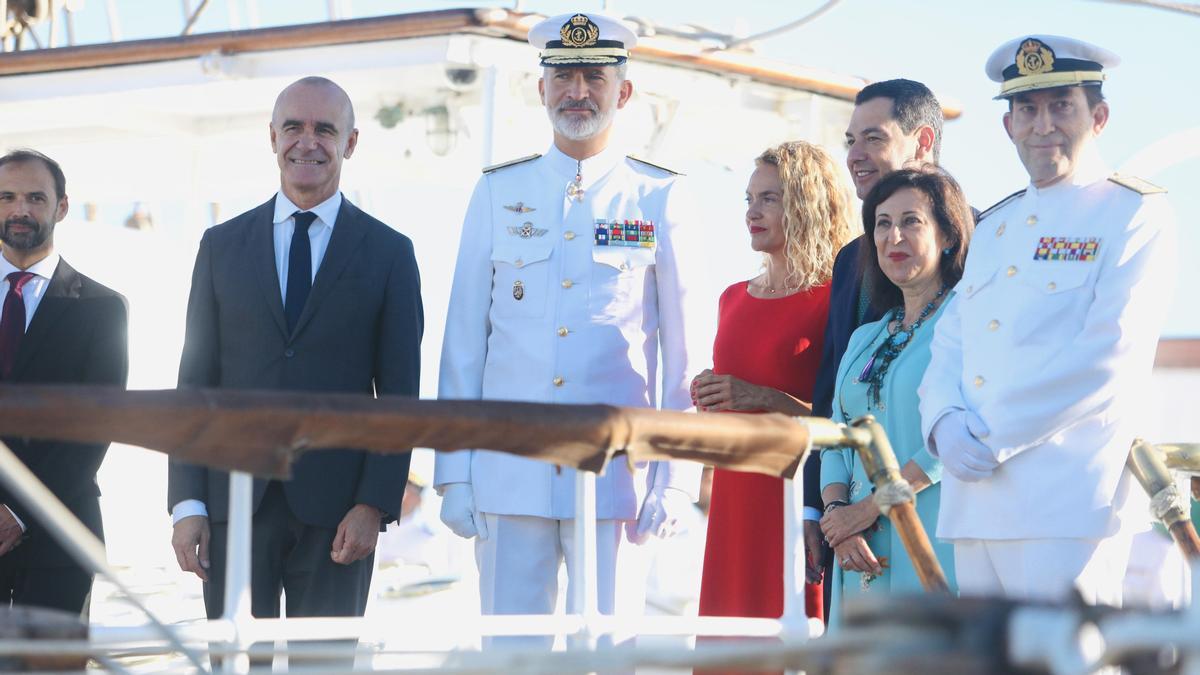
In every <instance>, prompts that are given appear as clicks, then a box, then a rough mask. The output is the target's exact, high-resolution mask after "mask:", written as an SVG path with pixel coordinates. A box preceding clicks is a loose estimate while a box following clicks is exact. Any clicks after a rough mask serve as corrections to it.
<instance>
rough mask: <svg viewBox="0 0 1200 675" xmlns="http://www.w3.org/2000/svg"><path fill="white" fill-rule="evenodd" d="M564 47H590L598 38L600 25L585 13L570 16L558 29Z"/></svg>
mask: <svg viewBox="0 0 1200 675" xmlns="http://www.w3.org/2000/svg"><path fill="white" fill-rule="evenodd" d="M558 36H559V37H561V38H562V42H563V46H565V47H591V46H593V45H595V44H596V41H597V40H599V39H600V27H599V26H597V25H596V24H595V22H593V21H592V20H591V19H589V18H588V17H587V15H586V14H576V15H575V16H573V17H571V18H570V20H568V21H567V22H566V23H564V24H563V25H562V28H560V29H559V31H558Z"/></svg>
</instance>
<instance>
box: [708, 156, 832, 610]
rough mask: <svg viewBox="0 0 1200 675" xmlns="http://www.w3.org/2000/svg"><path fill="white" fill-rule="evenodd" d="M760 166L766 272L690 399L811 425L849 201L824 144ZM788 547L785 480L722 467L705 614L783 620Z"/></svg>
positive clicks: (727, 326) (744, 285) (730, 318)
mask: <svg viewBox="0 0 1200 675" xmlns="http://www.w3.org/2000/svg"><path fill="white" fill-rule="evenodd" d="M755 164H756V168H755V170H754V173H753V174H752V175H751V176H750V184H749V185H748V186H747V187H746V227H747V228H748V230H749V234H750V246H751V248H753V249H754V250H755V251H760V252H762V254H763V272H762V273H761V274H759V275H758V276H757V277H754V278H753V279H750V280H749V281H742V282H738V283H736V284H734V285H732V286H730V287H729V288H727V289H726V290H725V292H724V293H723V294H721V301H720V308H719V310H718V323H717V336H716V341H715V343H714V344H713V367H712V369H711V370H705V371H704V372H702V373H700V374H699V375H697V376H696V378H695V379H694V380H693V381H692V399H693V402H694V403H695V404H696V407H697V409H698V410H701V411H731V412H741V413H761V412H779V413H783V414H786V415H793V416H797V415H808V414H809V413H810V412H811V410H812V406H811V405H810V403H809V402H810V401H811V400H812V389H813V380H814V379H815V378H816V375H817V367H818V365H819V362H820V360H821V347H822V342H823V338H824V335H825V319H826V316H827V314H828V310H829V278H830V276H831V274H832V272H833V259H834V256H835V255H836V254H837V252H838V250H839V249H840V248H841V246H842V244H843V243H845V242H846V240H847V239H849V238H850V224H849V219H850V216H849V202H848V200H847V198H846V191H845V189H844V186H843V184H842V182H841V180H840V179H839V170H838V167H837V165H836V164H835V163H834V161H833V158H832V157H830V156H829V154H828V153H826V152H825V151H824V150H822V149H821V148H820V147H818V146H816V145H812V144H809V143H805V142H803V141H795V142H792V143H784V144H783V145H780V146H777V147H775V148H771V149H769V150H767V151H766V152H764V153H762V155H760V156H759V157H758V159H757V160H755ZM783 538H784V537H783V480H782V479H780V478H772V477H770V476H763V475H760V474H753V473H742V472H738V471H726V470H722V469H717V470H716V471H715V472H714V474H713V486H712V502H711V510H710V513H709V519H708V539H707V544H706V546H705V552H704V574H703V577H702V581H701V587H700V614H701V615H702V616H751V617H770V618H777V617H779V616H780V615H781V614H782V613H783V572H784V570H783ZM809 555H810V556H811V555H812V552H810V553H809ZM820 588H821V587H820V582H817V583H816V584H808V586H807V587H806V591H807V592H806V600H807V602H806V606H807V613H808V616H810V617H820V616H821V591H820Z"/></svg>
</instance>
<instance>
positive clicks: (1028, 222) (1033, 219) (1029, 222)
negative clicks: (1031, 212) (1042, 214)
mask: <svg viewBox="0 0 1200 675" xmlns="http://www.w3.org/2000/svg"><path fill="white" fill-rule="evenodd" d="M1025 224H1026V225H1037V216H1029V217H1028V218H1026V219H1025Z"/></svg>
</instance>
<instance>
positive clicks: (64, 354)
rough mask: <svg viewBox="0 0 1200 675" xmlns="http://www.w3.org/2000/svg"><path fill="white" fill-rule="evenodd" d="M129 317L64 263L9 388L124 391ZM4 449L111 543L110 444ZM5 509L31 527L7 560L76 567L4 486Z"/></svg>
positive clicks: (0, 496)
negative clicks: (106, 465)
mask: <svg viewBox="0 0 1200 675" xmlns="http://www.w3.org/2000/svg"><path fill="white" fill-rule="evenodd" d="M128 316H129V312H128V309H127V306H126V303H125V298H123V297H121V295H120V294H118V293H116V292H115V291H112V290H110V289H108V288H105V287H104V286H101V285H100V284H98V283H96V282H95V281H92V280H91V279H89V278H88V277H85V276H84V275H82V274H80V273H79V272H76V271H75V269H74V268H72V267H71V266H70V265H68V264H67V261H66V260H62V259H59V262H58V267H57V268H56V269H55V270H54V276H53V277H52V278H51V279H50V285H49V286H47V288H46V294H45V295H43V296H42V301H41V302H40V303H39V304H38V308H37V311H36V312H34V314H33V320H32V321H30V322H29V328H28V330H27V331H26V332H25V337H24V338H22V339H21V347H20V349H19V350H18V351H17V360H16V363H15V364H14V368H13V374H12V377H11V379H9V380H8V381H9V382H13V383H18V382H19V383H24V384H93V385H107V386H120V387H124V386H125V379H126V376H127V375H128V372H129V349H128V347H127V335H128ZM4 442H5V443H6V444H8V446H9V447H10V448H12V450H13V452H14V453H16V455H17V457H19V458H20V459H21V461H23V462H25V465H26V466H28V467H29V469H30V470H31V471H33V473H34V475H35V476H37V477H38V478H39V479H41V481H42V482H43V483H45V484H46V487H48V488H50V491H51V492H53V493H54V494H55V495H56V496H57V497H58V498H59V499H60V500H61V501H62V502H63V504H65V505H66V506H67V508H69V509H70V510H71V512H72V513H74V514H75V515H76V516H78V517H79V519H80V520H82V521H83V523H84V524H85V525H87V526H88V528H89V529H91V530H92V532H95V533H96V535H97V536H99V537H100V538H101V539H103V538H104V528H103V525H102V522H101V519H100V488H99V487H97V486H96V470H97V469H99V468H100V463H101V462H103V461H104V455H105V453H107V452H108V443H65V442H60V441H39V440H26V439H20V438H6V439H4ZM0 502H3V503H4V504H7V505H8V506H9V508H11V509H12V510H13V513H15V514H17V517H19V518H20V519H21V520H22V522H24V523H25V526H26V528H28V529H27V530H26V532H25V534H26V536H27V539H26V540H25V541H24V542H22V543H21V545H20V546H18V547H17V548H15V549H13V550H12V551H11V552H10V553H9V554H8V555H7V556H4V558H0V560H5V559H7V562H10V563H12V564H16V565H22V566H29V567H63V566H74V565H75V562H74V560H73V559H72V558H71V557H70V556H69V555H68V554H67V552H66V551H64V550H63V549H62V547H61V546H59V545H58V543H57V542H55V541H54V540H53V539H52V538H51V537H50V535H49V533H48V532H46V530H44V529H43V528H42V525H41V523H40V522H38V520H37V519H36V518H34V516H33V514H32V513H30V512H29V510H28V508H26V506H25V505H24V504H22V503H20V502H18V501H16V498H15V497H13V496H12V495H10V494H9V493H8V491H7V490H5V489H4V488H2V487H0Z"/></svg>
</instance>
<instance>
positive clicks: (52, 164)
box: [0, 148, 67, 200]
mask: <svg viewBox="0 0 1200 675" xmlns="http://www.w3.org/2000/svg"><path fill="white" fill-rule="evenodd" d="M25 162H41V163H42V164H44V165H45V166H46V170H47V171H49V172H50V176H51V177H53V178H54V192H55V193H56V194H55V198H56V200H58V199H62V198H63V197H66V196H67V176H66V174H64V173H63V170H62V167H61V166H59V165H58V162H56V161H54V160H52V159H50V158H49V157H47V156H45V155H43V154H42V153H40V152H38V151H37V150H31V149H29V148H21V149H20V150H10V151H9V152H8V154H7V155H4V156H3V157H0V166H4V165H5V164H23V163H25Z"/></svg>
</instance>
